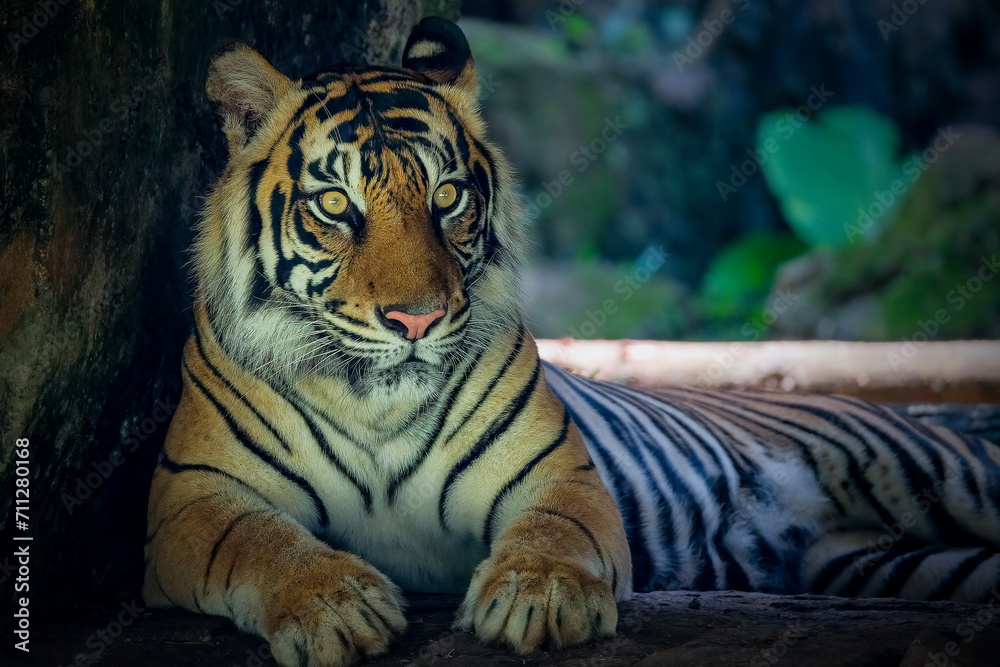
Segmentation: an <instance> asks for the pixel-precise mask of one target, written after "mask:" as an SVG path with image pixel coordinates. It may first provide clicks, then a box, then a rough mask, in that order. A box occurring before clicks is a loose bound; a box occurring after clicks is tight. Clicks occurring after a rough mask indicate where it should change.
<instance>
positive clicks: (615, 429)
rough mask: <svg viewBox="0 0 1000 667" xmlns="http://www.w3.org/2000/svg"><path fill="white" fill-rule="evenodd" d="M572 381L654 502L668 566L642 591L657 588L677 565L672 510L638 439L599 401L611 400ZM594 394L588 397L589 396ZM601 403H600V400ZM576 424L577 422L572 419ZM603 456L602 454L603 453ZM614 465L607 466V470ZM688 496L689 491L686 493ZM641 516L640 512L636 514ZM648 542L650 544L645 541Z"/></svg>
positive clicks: (636, 526) (639, 526)
mask: <svg viewBox="0 0 1000 667" xmlns="http://www.w3.org/2000/svg"><path fill="white" fill-rule="evenodd" d="M574 379H575V378H572V376H571V377H570V379H564V382H566V385H567V386H568V387H569V388H570V389H571V390H572V391H573V392H574V393H575V394H576V395H577V396H578V397H579V398H580V399H581V400H582V401H583V402H584V403H585V404H586V406H587V407H588V408H590V410H592V411H593V412H594V413H595V414H596V415H597V416H598V417H600V418H601V420H602V421H603V422H604V423H605V424H606V425H607V427H608V428H609V429H610V430H611V433H612V435H613V436H614V437H613V439H612V441H611V442H610V443H608V448H609V449H610V448H614V449H615V451H617V452H620V453H621V454H622V456H623V457H626V459H625V460H627V461H631V462H632V463H633V464H634V465H633V466H632V467H633V469H634V470H636V471H637V472H638V473H639V474H640V475H641V477H642V481H643V482H644V483H645V487H644V488H645V490H646V491H649V492H651V500H652V502H653V505H654V508H655V509H657V510H658V511H657V513H656V515H655V516H654V517H653V519H654V520H655V521H656V523H657V526H658V529H659V534H658V535H656V537H657V539H656V540H655V543H657V544H660V546H662V547H663V549H664V552H665V555H666V558H667V565H666V567H665V569H663V570H659V569H655V568H654V569H652V570H651V572H650V575H651V576H652V575H656V576H655V577H654V578H653V579H651V580H650V581H648V582H646V584H645V585H644V588H643V590H645V588H648V587H653V588H655V587H657V586H658V585H659V584H660V582H661V580H662V579H663V578H664V577H667V576H669V575H670V573H671V572H672V571H673V569H674V567H675V566H676V564H677V561H678V558H679V555H678V548H679V547H680V546H681V545H679V544H678V540H677V530H676V527H675V525H674V514H673V511H672V510H673V507H672V506H671V504H670V502H669V501H668V500H667V498H666V496H665V495H664V492H663V490H662V489H660V487H659V485H658V484H657V483H656V481H655V480H654V479H653V477H652V474H651V473H650V471H649V469H648V468H647V466H646V464H645V461H644V460H643V457H642V455H641V453H640V451H641V450H643V449H645V448H644V447H643V446H642V444H641V442H640V441H641V438H639V437H634V436H633V433H632V429H631V428H630V427H629V426H628V424H626V422H625V421H623V420H622V419H621V418H620V415H619V414H617V413H616V412H615V411H613V410H609V409H607V408H606V407H605V405H604V404H602V402H601V400H604V401H609V400H610V399H609V398H608V396H606V395H601V394H597V393H596V389H595V388H591V387H590V386H588V385H587V384H586V383H584V382H573V381H571V380H574ZM592 393H593V394H594V395H591V394H592ZM598 397H599V398H600V399H601V400H599V398H598ZM575 421H576V422H577V424H579V423H580V420H578V419H577V420H575ZM593 445H594V447H595V449H598V450H600V449H601V447H600V445H599V444H598V443H597V442H596V441H594V443H593ZM602 453H603V452H602ZM611 467H613V466H606V468H608V469H609V470H610V469H611ZM688 493H690V492H688ZM639 516H641V513H640V514H639ZM644 527H645V524H644V522H643V521H641V520H638V521H635V522H634V523H632V526H631V528H632V532H636V533H641V532H642V531H643V528H644ZM647 541H649V540H648V539H647Z"/></svg>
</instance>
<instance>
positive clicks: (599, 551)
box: [531, 507, 618, 590]
mask: <svg viewBox="0 0 1000 667" xmlns="http://www.w3.org/2000/svg"><path fill="white" fill-rule="evenodd" d="M531 511H532V512H538V513H539V514H549V515H551V516H557V517H559V518H560V519H565V520H566V521H569V522H570V523H572V524H573V525H575V526H576V527H577V528H579V529H580V532H582V533H583V534H584V535H586V536H587V539H588V540H590V544H591V546H593V547H594V551H595V552H596V553H597V557H598V558H599V559H600V561H601V566H602V567H604V568H605V569H607V561H606V560H605V559H604V550H603V549H601V544H600V542H598V541H597V538H596V537H594V533H593V532H591V530H590V529H589V528H587V526H585V525H584V523H583V522H582V521H580V520H579V519H577V518H575V517H571V516H569V515H568V514H563V513H562V512H557V511H555V510H551V509H549V508H547V507H536V508H534V509H532V510H531ZM617 579H618V571H617V569H615V567H614V563H612V586H611V588H612V590H614V589H615V588H616V586H615V584H617Z"/></svg>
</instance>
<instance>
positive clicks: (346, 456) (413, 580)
mask: <svg viewBox="0 0 1000 667" xmlns="http://www.w3.org/2000/svg"><path fill="white" fill-rule="evenodd" d="M441 384H442V382H441V381H440V380H438V379H437V378H433V377H428V378H427V381H426V382H425V383H424V384H423V385H422V386H419V387H417V386H416V385H415V384H413V383H408V384H406V385H403V386H401V387H400V388H399V390H398V391H393V392H383V393H382V394H380V395H376V396H371V395H369V396H367V397H365V399H364V400H360V399H359V397H358V396H356V395H354V394H352V393H351V392H348V391H345V390H344V387H343V386H336V385H331V384H328V383H319V382H317V383H314V384H311V385H308V386H305V387H300V389H301V390H302V391H301V395H302V396H303V398H304V404H303V405H300V408H301V409H304V410H303V411H304V412H306V413H307V414H309V415H310V416H311V417H314V424H315V425H317V426H319V427H320V428H321V430H322V435H323V437H324V439H325V440H326V442H327V445H328V447H329V449H330V450H331V451H332V453H333V454H334V455H335V456H336V457H337V458H338V460H339V461H340V464H341V465H342V466H344V468H346V469H347V470H348V471H349V472H350V474H351V475H352V477H353V478H354V483H353V484H352V483H345V481H344V479H343V477H342V476H340V475H332V474H330V470H329V467H330V460H329V458H330V457H329V456H328V455H326V454H324V453H323V452H322V451H321V449H316V448H314V449H315V451H313V452H311V454H310V455H309V456H308V459H309V460H308V462H307V468H308V469H310V470H315V471H316V473H315V474H316V477H315V479H312V478H310V482H311V483H312V484H313V485H314V486H315V487H316V489H317V492H318V493H319V494H320V497H321V499H322V500H323V502H324V505H325V506H326V507H327V508H328V511H329V513H330V522H329V526H328V528H327V529H326V530H325V531H324V532H323V533H322V534H321V535H320V536H321V537H323V538H324V539H325V540H326V541H327V542H329V543H330V545H331V546H333V547H334V548H337V549H342V550H345V551H349V552H351V553H354V554H356V555H358V556H361V557H362V558H365V559H366V560H368V561H369V562H371V563H372V564H373V565H375V566H376V567H377V568H379V569H380V570H381V571H382V572H383V573H385V574H386V575H387V576H388V577H389V578H390V579H392V580H393V581H395V582H396V583H397V584H399V585H400V586H402V587H403V588H404V589H408V590H415V591H435V592H443V591H450V592H454V593H462V592H464V591H465V589H466V588H467V587H468V583H469V580H470V578H471V577H472V571H473V569H474V568H475V567H476V565H478V564H479V563H480V562H481V561H482V560H483V559H484V558H485V557H486V556H487V555H488V551H487V549H486V547H485V546H484V545H483V543H482V541H481V538H480V536H479V534H478V533H477V532H474V531H472V530H470V529H469V528H468V527H466V526H464V525H463V524H462V523H461V522H455V523H452V522H447V523H448V526H447V527H446V526H444V525H442V522H441V519H440V515H439V509H438V500H439V497H440V492H441V489H442V487H443V485H444V484H445V480H446V477H447V474H448V471H449V470H450V468H451V465H452V464H453V461H451V457H450V456H448V455H447V452H442V451H438V450H437V449H436V448H431V447H429V444H430V442H429V441H430V439H431V436H432V430H433V426H434V422H435V418H436V415H437V407H436V406H435V405H434V404H433V402H430V401H428V397H429V396H433V395H434V393H435V392H437V391H439V389H440V385H441ZM328 406H336V410H335V411H334V410H332V409H329V407H328ZM348 416H349V417H350V423H351V428H350V429H348V427H347V426H346V425H345V422H347V421H348ZM306 435H307V434H305V433H303V436H304V438H303V439H304V440H308V439H312V438H307V437H305V436H306ZM309 435H310V436H311V435H312V434H309ZM451 444H453V445H455V446H458V447H461V446H462V444H461V443H460V442H454V443H451ZM422 456H423V457H425V460H423V464H422V465H420V466H419V467H416V468H415V469H414V470H413V472H412V474H409V475H406V476H405V477H403V472H404V471H405V470H407V469H408V468H409V467H410V466H413V464H414V462H416V461H418V460H420V459H421V457H422ZM401 478H402V479H401ZM400 480H401V481H400ZM394 482H395V484H394ZM394 487H395V489H396V491H395V492H393V493H392V497H391V498H390V497H389V496H390V491H389V490H390V489H392V488H394Z"/></svg>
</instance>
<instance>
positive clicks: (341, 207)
mask: <svg viewBox="0 0 1000 667" xmlns="http://www.w3.org/2000/svg"><path fill="white" fill-rule="evenodd" d="M319 201H320V205H321V206H322V207H323V210H324V211H326V212H327V213H329V214H330V215H340V214H341V213H343V212H344V211H346V210H347V195H345V194H344V193H343V192H341V191H340V190H327V191H326V192H324V193H323V196H322V197H320V200H319Z"/></svg>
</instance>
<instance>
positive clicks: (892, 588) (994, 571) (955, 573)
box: [803, 531, 1000, 602]
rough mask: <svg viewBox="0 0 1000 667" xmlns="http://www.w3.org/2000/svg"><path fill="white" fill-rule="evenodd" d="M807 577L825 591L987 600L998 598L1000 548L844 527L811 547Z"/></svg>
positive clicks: (808, 583)
mask: <svg viewBox="0 0 1000 667" xmlns="http://www.w3.org/2000/svg"><path fill="white" fill-rule="evenodd" d="M803 581H804V582H805V584H806V586H807V588H808V590H809V591H811V592H813V593H819V594H823V595H838V596H842V597H899V598H905V599H909V600H954V601H956V602H987V601H989V600H990V599H992V598H993V597H994V596H997V597H998V599H1000V549H996V548H994V547H990V546H970V547H954V546H949V545H946V544H941V543H934V542H926V541H920V540H914V539H908V538H906V537H905V536H902V534H901V533H900V532H898V531H892V532H889V531H886V532H876V531H841V532H836V533H833V534H831V535H828V536H826V537H824V538H822V539H820V540H819V541H817V542H816V543H815V544H814V545H812V546H811V547H810V548H809V549H808V550H807V552H806V554H805V558H804V559H803Z"/></svg>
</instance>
